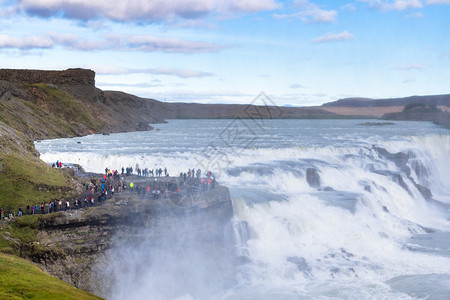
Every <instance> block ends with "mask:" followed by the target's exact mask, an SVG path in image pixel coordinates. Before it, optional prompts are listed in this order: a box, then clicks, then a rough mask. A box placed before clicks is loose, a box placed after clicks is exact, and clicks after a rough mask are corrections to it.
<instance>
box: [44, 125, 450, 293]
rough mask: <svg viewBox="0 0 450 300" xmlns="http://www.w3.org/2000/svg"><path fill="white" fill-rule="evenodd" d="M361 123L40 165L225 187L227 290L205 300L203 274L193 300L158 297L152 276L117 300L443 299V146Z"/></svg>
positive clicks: (177, 129) (167, 130) (229, 130)
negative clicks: (159, 172) (229, 228)
mask: <svg viewBox="0 0 450 300" xmlns="http://www.w3.org/2000/svg"><path fill="white" fill-rule="evenodd" d="M364 122H367V120H264V121H263V120H256V119H255V120H251V119H249V120H242V119H236V120H170V121H169V122H168V123H167V124H157V125H155V127H156V129H155V130H153V131H149V132H134V133H120V134H111V135H91V136H86V137H82V138H72V139H59V140H46V141H41V142H37V143H36V148H37V149H38V151H39V152H40V153H41V158H42V159H43V160H44V161H47V162H49V163H52V162H56V161H57V160H60V161H62V162H63V163H64V162H71V163H77V164H80V165H81V166H82V167H83V168H84V169H85V170H87V171H95V172H103V170H104V169H105V167H109V168H111V169H120V168H122V167H133V168H135V167H136V164H138V165H139V167H141V168H145V167H148V168H150V169H152V168H155V167H162V168H164V167H167V169H168V170H169V173H170V174H171V175H179V174H180V172H187V170H188V169H189V168H190V169H192V168H195V169H197V168H201V169H202V171H203V172H205V171H206V170H211V171H212V172H213V173H214V174H215V176H216V177H217V179H218V181H219V182H220V183H221V184H223V185H226V186H227V187H229V189H230V193H231V197H232V201H233V207H234V220H233V223H234V227H233V228H234V239H233V243H232V244H233V245H232V246H233V247H234V248H235V253H236V255H237V256H239V257H241V258H242V259H241V260H240V261H241V263H240V264H239V265H238V266H237V267H236V269H234V271H233V272H234V274H233V277H234V281H233V284H232V285H227V286H226V287H223V288H222V289H219V290H218V289H217V288H215V289H211V290H208V288H207V287H208V286H211V282H208V280H207V278H208V276H207V275H208V274H206V276H205V274H203V275H202V281H200V282H198V281H197V282H195V283H194V282H190V283H189V284H190V285H200V288H199V287H198V286H197V287H196V288H197V289H201V287H203V286H204V287H205V290H204V291H202V292H198V293H196V292H195V291H194V292H191V289H189V287H187V285H186V283H183V284H184V285H183V284H181V283H179V282H178V281H175V280H174V281H173V282H171V284H172V285H173V286H176V285H177V284H178V283H179V284H180V285H181V287H178V288H175V289H174V290H176V291H177V293H175V294H174V293H165V292H164V290H163V289H167V285H159V284H158V282H160V281H161V279H160V278H159V276H158V274H155V273H152V275H151V278H147V281H143V282H147V283H148V287H147V288H146V287H145V286H144V287H143V286H142V284H141V286H140V287H139V288H137V287H130V284H126V285H123V287H117V288H116V291H115V292H114V295H126V296H127V298H128V299H143V298H148V299H154V298H161V299H164V298H180V299H196V298H205V299H336V298H337V299H342V298H343V299H450V133H449V131H448V130H445V129H442V128H439V127H437V126H435V125H433V124H432V123H427V122H395V124H394V125H387V126H363V125H361V124H360V123H364ZM169 244H170V243H169ZM130 249H133V246H132V245H131V246H130ZM135 249H141V248H135ZM130 251H131V250H130ZM134 251H135V252H136V251H137V250H134ZM139 251H141V250H139ZM206 255H207V254H206ZM130 259H131V258H130ZM173 259H175V260H176V258H173ZM202 260H203V259H202V258H201V257H200V256H198V255H197V256H196V257H195V264H192V265H190V266H188V268H193V269H196V268H200V269H202V270H206V271H205V272H207V270H210V269H213V268H214V266H213V263H212V262H211V261H210V260H208V259H206V257H205V261H208V268H206V267H204V266H203V267H202ZM211 264H212V265H211ZM130 265H131V266H133V264H130ZM137 265H139V264H136V266H137ZM175 265H176V262H175ZM160 267H161V266H160ZM172 267H173V266H172ZM149 268H150V266H149ZM138 269H142V266H141V268H138ZM162 270H164V266H162ZM118 272H120V271H118ZM127 272H128V273H127V274H128V275H127V276H131V275H130V274H132V273H133V272H142V270H133V267H131V270H127ZM162 273H165V274H164V275H165V280H166V281H167V280H169V281H170V272H164V271H162ZM141 274H142V276H144V277H145V276H149V275H148V273H145V272H144V273H141ZM167 277H169V278H167ZM205 278H206V279H205ZM213 278H219V277H217V276H215V277H213ZM141 282H142V281H141ZM150 283H151V284H150ZM144 284H145V283H144ZM216 287H217V285H216ZM121 289H122V290H121ZM114 295H112V296H111V298H114V297H115V296H114ZM143 295H147V296H143ZM151 295H155V297H152V296H151ZM156 295H157V296H156ZM116 298H117V297H116Z"/></svg>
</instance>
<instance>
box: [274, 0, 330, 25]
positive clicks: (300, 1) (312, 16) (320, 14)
mask: <svg viewBox="0 0 450 300" xmlns="http://www.w3.org/2000/svg"><path fill="white" fill-rule="evenodd" d="M294 4H295V7H296V8H297V9H298V11H297V12H295V13H292V14H273V16H274V18H276V19H292V18H296V19H300V20H302V21H303V22H305V23H331V22H335V21H336V19H337V15H338V13H337V11H335V10H325V9H322V8H320V7H319V6H318V5H317V4H314V3H310V2H309V1H304V0H296V1H294Z"/></svg>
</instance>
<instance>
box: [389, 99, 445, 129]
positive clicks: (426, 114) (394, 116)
mask: <svg viewBox="0 0 450 300" xmlns="http://www.w3.org/2000/svg"><path fill="white" fill-rule="evenodd" d="M381 119H383V120H401V121H430V122H433V123H435V124H438V125H440V126H442V127H446V128H449V129H450V112H443V111H442V110H440V109H439V108H437V107H436V106H435V105H429V104H423V103H411V104H408V105H406V106H405V108H404V109H403V111H401V112H396V113H388V114H385V115H384V116H382V117H381Z"/></svg>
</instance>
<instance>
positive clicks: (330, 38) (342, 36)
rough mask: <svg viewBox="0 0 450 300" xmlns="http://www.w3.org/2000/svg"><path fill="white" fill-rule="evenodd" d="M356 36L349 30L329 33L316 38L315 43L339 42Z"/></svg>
mask: <svg viewBox="0 0 450 300" xmlns="http://www.w3.org/2000/svg"><path fill="white" fill-rule="evenodd" d="M353 38H354V35H353V34H351V33H349V32H348V31H347V30H345V31H343V32H341V33H329V34H326V35H323V36H320V37H317V38H315V39H314V40H313V41H312V42H313V43H316V44H317V43H328V42H339V41H347V40H351V39H353Z"/></svg>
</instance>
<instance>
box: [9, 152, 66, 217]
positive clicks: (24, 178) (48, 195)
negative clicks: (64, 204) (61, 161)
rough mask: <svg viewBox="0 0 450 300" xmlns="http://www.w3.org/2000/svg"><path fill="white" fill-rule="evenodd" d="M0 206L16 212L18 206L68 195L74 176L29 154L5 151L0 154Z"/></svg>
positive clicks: (40, 202)
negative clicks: (0, 170) (0, 167)
mask: <svg viewBox="0 0 450 300" xmlns="http://www.w3.org/2000/svg"><path fill="white" fill-rule="evenodd" d="M0 163H1V164H2V172H1V173H0V208H3V209H5V211H6V212H7V211H9V210H10V209H11V210H13V211H14V212H15V214H17V210H18V208H19V207H21V208H22V210H23V211H25V210H26V206H27V204H30V205H33V204H42V203H44V202H47V203H48V202H49V201H52V200H54V199H60V198H62V197H68V196H70V195H71V193H73V184H74V183H73V180H72V179H71V178H70V175H68V174H67V173H65V172H64V171H62V170H60V169H54V168H51V167H50V166H48V165H47V164H45V163H43V162H42V161H39V160H37V159H34V158H32V157H28V158H27V157H19V156H15V155H7V156H3V157H1V158H0Z"/></svg>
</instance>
